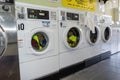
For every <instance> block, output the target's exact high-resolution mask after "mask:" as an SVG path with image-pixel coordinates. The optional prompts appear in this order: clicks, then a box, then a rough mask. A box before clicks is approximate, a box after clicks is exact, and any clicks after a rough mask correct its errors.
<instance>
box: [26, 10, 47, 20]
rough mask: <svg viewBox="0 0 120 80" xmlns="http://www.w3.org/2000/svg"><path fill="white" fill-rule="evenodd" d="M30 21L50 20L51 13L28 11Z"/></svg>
mask: <svg viewBox="0 0 120 80" xmlns="http://www.w3.org/2000/svg"><path fill="white" fill-rule="evenodd" d="M27 12H28V18H29V19H46V20H49V11H45V10H36V9H29V8H28V9H27Z"/></svg>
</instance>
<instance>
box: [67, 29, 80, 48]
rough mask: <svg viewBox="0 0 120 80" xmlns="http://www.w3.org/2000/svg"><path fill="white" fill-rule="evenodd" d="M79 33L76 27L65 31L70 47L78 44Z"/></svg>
mask: <svg viewBox="0 0 120 80" xmlns="http://www.w3.org/2000/svg"><path fill="white" fill-rule="evenodd" d="M79 40H80V33H79V30H78V28H75V27H73V28H71V29H70V30H69V31H68V33H67V43H68V45H69V46H70V47H71V48H75V47H76V46H77V45H78V44H79Z"/></svg>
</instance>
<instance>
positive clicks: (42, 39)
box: [31, 32, 49, 52]
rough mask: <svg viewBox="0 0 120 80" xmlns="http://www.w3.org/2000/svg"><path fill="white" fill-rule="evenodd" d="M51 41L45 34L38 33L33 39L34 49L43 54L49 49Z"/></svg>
mask: <svg viewBox="0 0 120 80" xmlns="http://www.w3.org/2000/svg"><path fill="white" fill-rule="evenodd" d="M48 43H49V39H48V36H47V35H46V34H45V33H44V32H36V33H35V34H34V35H33V36H32V39H31V45H32V48H33V49H34V50H35V51H37V52H42V51H44V50H45V49H46V48H47V47H48Z"/></svg>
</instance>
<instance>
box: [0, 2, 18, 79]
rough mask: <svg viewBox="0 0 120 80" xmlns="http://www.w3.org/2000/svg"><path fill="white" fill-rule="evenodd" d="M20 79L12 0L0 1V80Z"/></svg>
mask: <svg viewBox="0 0 120 80" xmlns="http://www.w3.org/2000/svg"><path fill="white" fill-rule="evenodd" d="M13 79H14V80H20V75H19V58H18V44H17V28H16V20H15V4H14V0H1V1H0V80H13Z"/></svg>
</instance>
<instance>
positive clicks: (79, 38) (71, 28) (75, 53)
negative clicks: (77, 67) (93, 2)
mask: <svg viewBox="0 0 120 80" xmlns="http://www.w3.org/2000/svg"><path fill="white" fill-rule="evenodd" d="M58 12H59V55H60V69H63V68H66V67H69V66H72V65H74V64H77V63H79V62H81V61H83V60H84V59H85V57H86V55H85V54H84V51H83V50H82V49H84V48H85V47H86V45H84V42H83V40H84V35H83V30H82V27H80V22H79V20H80V19H79V18H80V17H79V11H77V10H73V9H65V8H59V11H58Z"/></svg>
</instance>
